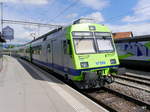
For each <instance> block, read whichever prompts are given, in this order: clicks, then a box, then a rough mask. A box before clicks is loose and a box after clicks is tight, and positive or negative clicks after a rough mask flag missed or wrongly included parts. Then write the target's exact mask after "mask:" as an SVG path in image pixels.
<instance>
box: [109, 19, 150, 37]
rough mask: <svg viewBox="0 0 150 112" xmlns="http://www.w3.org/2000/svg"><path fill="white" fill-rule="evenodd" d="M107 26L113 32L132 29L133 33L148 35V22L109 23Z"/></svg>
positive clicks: (149, 26) (149, 24) (149, 25)
mask: <svg viewBox="0 0 150 112" xmlns="http://www.w3.org/2000/svg"><path fill="white" fill-rule="evenodd" d="M107 26H109V28H110V29H111V30H112V31H113V32H126V31H132V32H133V34H134V35H149V34H150V32H149V28H150V23H148V22H145V23H136V24H126V25H110V24H108V25H107Z"/></svg>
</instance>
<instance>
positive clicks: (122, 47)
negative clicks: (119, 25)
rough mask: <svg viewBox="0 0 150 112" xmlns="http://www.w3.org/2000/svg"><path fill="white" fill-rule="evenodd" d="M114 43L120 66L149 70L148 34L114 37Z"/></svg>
mask: <svg viewBox="0 0 150 112" xmlns="http://www.w3.org/2000/svg"><path fill="white" fill-rule="evenodd" d="M115 44H116V49H117V52H118V56H119V60H120V65H121V66H124V67H128V68H133V69H140V70H142V69H143V70H149V67H150V35H143V36H135V37H133V38H124V39H116V40H115Z"/></svg>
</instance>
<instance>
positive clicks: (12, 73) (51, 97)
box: [0, 56, 107, 112]
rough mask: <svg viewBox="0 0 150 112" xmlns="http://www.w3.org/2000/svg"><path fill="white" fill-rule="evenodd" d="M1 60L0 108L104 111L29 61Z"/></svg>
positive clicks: (8, 110)
mask: <svg viewBox="0 0 150 112" xmlns="http://www.w3.org/2000/svg"><path fill="white" fill-rule="evenodd" d="M3 60H4V62H3V69H2V71H1V72H0V112H107V110H105V109H104V108H103V107H101V106H99V105H97V104H96V103H94V102H93V101H91V100H90V99H88V98H86V97H85V96H83V95H82V94H80V93H78V92H77V91H76V90H74V89H72V88H71V87H69V86H68V85H66V84H64V83H63V82H62V81H60V80H58V79H56V78H55V77H53V76H51V75H50V74H49V73H47V72H45V71H44V70H42V69H40V68H38V67H36V66H35V65H33V64H30V63H29V62H27V61H24V60H22V59H19V58H13V57H10V56H4V58H3Z"/></svg>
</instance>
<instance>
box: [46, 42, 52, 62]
mask: <svg viewBox="0 0 150 112" xmlns="http://www.w3.org/2000/svg"><path fill="white" fill-rule="evenodd" d="M46 52H47V62H48V63H49V64H51V60H52V55H51V54H52V52H51V45H50V43H48V44H47V46H46Z"/></svg>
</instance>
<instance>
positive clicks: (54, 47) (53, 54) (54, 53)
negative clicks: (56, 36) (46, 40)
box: [51, 40, 58, 70]
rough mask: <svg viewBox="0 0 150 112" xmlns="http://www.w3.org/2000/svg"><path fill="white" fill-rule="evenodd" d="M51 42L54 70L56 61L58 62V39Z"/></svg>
mask: <svg viewBox="0 0 150 112" xmlns="http://www.w3.org/2000/svg"><path fill="white" fill-rule="evenodd" d="M51 43H52V48H51V50H52V68H53V70H54V68H55V63H56V62H57V57H58V54H57V52H56V51H57V47H56V46H57V43H56V40H52V41H51Z"/></svg>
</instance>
